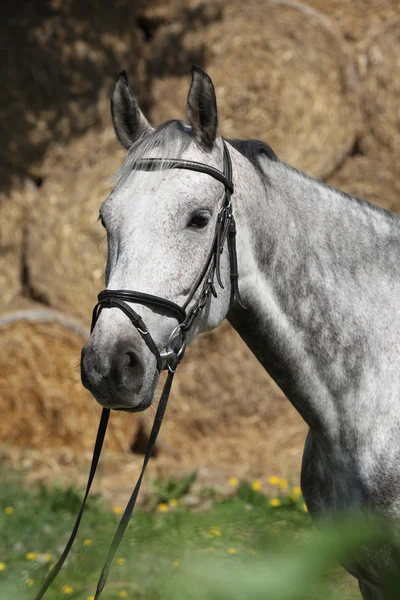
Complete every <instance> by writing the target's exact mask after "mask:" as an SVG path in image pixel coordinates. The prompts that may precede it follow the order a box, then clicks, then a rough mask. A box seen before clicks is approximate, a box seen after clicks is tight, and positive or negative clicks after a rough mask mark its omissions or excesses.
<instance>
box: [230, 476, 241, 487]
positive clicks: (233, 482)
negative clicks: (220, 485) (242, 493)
mask: <svg viewBox="0 0 400 600" xmlns="http://www.w3.org/2000/svg"><path fill="white" fill-rule="evenodd" d="M228 483H229V485H230V486H232V487H237V486H238V485H239V479H238V478H237V477H230V478H229V480H228Z"/></svg>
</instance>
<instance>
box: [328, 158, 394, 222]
mask: <svg viewBox="0 0 400 600" xmlns="http://www.w3.org/2000/svg"><path fill="white" fill-rule="evenodd" d="M327 183H328V184H329V185H332V186H333V187H336V188H339V189H340V190H342V191H344V192H346V193H348V194H351V195H352V196H356V197H358V198H361V199H363V200H368V202H372V203H373V204H377V205H378V206H380V207H382V208H385V209H387V210H391V211H393V212H396V213H398V214H400V178H399V166H398V159H397V157H396V156H393V154H391V153H389V152H381V153H380V154H379V156H378V155H377V156H361V155H360V156H354V157H349V158H348V159H347V160H346V161H345V163H344V165H343V166H342V168H341V169H340V170H339V171H338V172H337V173H335V174H334V175H332V177H329V178H328V179H327Z"/></svg>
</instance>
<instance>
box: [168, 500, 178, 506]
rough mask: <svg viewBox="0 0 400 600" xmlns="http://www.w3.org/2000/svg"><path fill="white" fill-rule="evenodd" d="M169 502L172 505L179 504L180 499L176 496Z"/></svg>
mask: <svg viewBox="0 0 400 600" xmlns="http://www.w3.org/2000/svg"><path fill="white" fill-rule="evenodd" d="M168 504H169V505H170V506H178V504H179V501H178V500H177V499H176V498H172V499H171V500H170V501H169V502H168Z"/></svg>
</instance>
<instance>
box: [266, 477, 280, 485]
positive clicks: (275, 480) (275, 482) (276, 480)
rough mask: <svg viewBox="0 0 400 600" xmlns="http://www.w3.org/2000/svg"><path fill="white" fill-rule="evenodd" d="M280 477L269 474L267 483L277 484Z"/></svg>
mask: <svg viewBox="0 0 400 600" xmlns="http://www.w3.org/2000/svg"><path fill="white" fill-rule="evenodd" d="M279 482H280V479H279V477H277V476H276V475H271V476H270V477H268V483H270V484H271V485H279Z"/></svg>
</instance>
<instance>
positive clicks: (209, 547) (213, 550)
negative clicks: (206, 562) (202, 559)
mask: <svg viewBox="0 0 400 600" xmlns="http://www.w3.org/2000/svg"><path fill="white" fill-rule="evenodd" d="M207 552H215V548H213V547H212V546H208V548H207Z"/></svg>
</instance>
